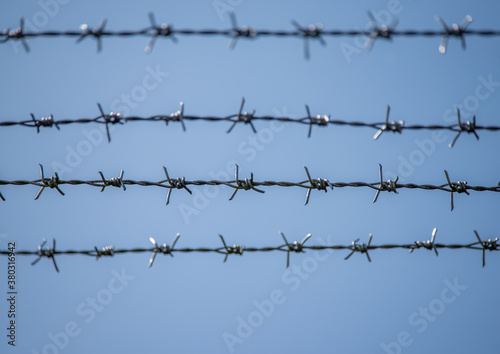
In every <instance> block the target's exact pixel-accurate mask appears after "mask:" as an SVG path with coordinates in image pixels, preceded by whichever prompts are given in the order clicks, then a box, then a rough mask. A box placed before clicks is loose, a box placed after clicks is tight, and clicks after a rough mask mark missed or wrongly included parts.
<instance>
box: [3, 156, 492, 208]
mask: <svg viewBox="0 0 500 354" xmlns="http://www.w3.org/2000/svg"><path fill="white" fill-rule="evenodd" d="M39 166H40V174H41V179H37V180H32V181H28V180H14V181H6V180H0V186H1V185H15V186H24V185H34V186H37V187H40V190H39V191H38V193H37V195H36V196H35V200H37V199H38V198H39V197H40V196H41V195H42V192H43V191H44V190H45V188H51V189H56V190H57V191H58V192H59V193H60V194H61V195H63V196H64V195H65V194H64V192H63V191H62V190H61V189H60V187H61V186H62V185H74V186H76V185H87V186H92V187H98V188H101V192H103V191H104V189H105V188H106V187H108V186H110V187H118V188H123V190H124V191H125V190H126V186H127V185H136V186H143V187H151V186H154V187H161V188H166V189H168V193H167V200H166V204H167V205H168V204H169V202H170V195H171V193H172V190H173V189H185V190H186V191H187V192H188V193H189V194H192V192H191V190H190V189H189V188H188V186H190V185H193V186H207V185H208V186H226V187H229V188H233V189H234V191H233V193H232V195H231V196H230V198H229V200H232V199H233V198H234V197H235V196H236V193H237V192H238V191H239V190H245V191H248V190H253V191H255V192H259V193H265V192H264V191H263V190H261V189H258V187H271V186H277V187H298V188H305V189H307V193H306V201H305V205H307V204H308V203H309V198H310V195H311V191H312V190H319V191H325V193H326V192H327V191H328V188H330V189H331V190H333V189H334V188H344V187H355V188H359V187H367V188H371V189H373V190H375V191H376V194H375V197H374V198H373V202H374V203H375V202H376V201H377V200H378V198H379V195H380V192H383V191H386V192H394V193H396V194H398V189H402V188H407V189H422V190H439V191H444V192H448V193H450V195H451V210H452V211H453V209H454V201H453V198H454V193H458V194H460V193H465V194H467V195H469V191H477V192H485V191H489V192H500V182H499V183H498V185H496V186H492V187H486V186H470V185H468V184H467V182H466V181H458V182H452V181H451V180H450V177H449V174H448V171H446V170H444V173H445V176H446V183H444V184H441V185H432V184H415V183H398V180H399V177H397V178H396V179H395V180H390V179H389V180H387V181H384V177H383V171H382V165H380V164H379V181H378V182H373V183H367V182H330V181H329V180H328V179H326V178H316V179H313V178H312V177H311V175H310V173H309V170H308V168H307V167H306V166H304V169H305V172H306V175H307V179H306V180H304V181H299V182H287V181H262V182H258V181H254V179H253V173H250V178H245V179H243V180H242V179H240V178H239V166H238V165H237V164H235V179H234V181H220V180H195V181H187V180H186V178H185V177H177V178H171V177H170V176H169V174H168V171H167V168H166V167H165V166H163V171H164V173H165V177H166V179H163V180H160V181H158V182H154V181H144V180H142V181H138V180H132V179H124V178H123V176H124V171H123V170H121V173H120V176H119V177H113V178H110V179H106V178H105V177H104V174H103V173H102V172H101V171H99V174H100V177H101V179H100V180H80V179H71V180H61V179H60V178H59V175H58V173H57V172H55V175H54V176H52V177H50V178H48V177H45V174H44V170H43V166H42V165H41V164H39ZM0 199H2V200H3V201H5V197H4V196H3V195H2V194H1V193H0Z"/></svg>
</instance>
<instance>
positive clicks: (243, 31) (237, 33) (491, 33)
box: [0, 12, 500, 59]
mask: <svg viewBox="0 0 500 354" xmlns="http://www.w3.org/2000/svg"><path fill="white" fill-rule="evenodd" d="M148 16H149V22H150V25H149V26H148V27H145V28H142V29H138V30H126V31H110V30H105V27H106V24H107V19H103V20H102V21H101V23H100V25H99V27H95V28H91V27H90V26H89V25H88V24H83V25H81V26H80V30H78V31H74V30H67V31H38V32H27V31H25V21H24V18H23V17H21V19H20V21H19V27H17V28H15V29H12V30H11V29H9V28H7V29H5V30H4V31H3V32H2V33H0V43H2V42H3V43H5V42H8V41H20V42H21V43H22V45H23V47H24V49H25V51H26V52H29V50H30V48H29V46H28V43H27V41H26V39H28V38H37V37H49V38H54V37H77V40H76V43H79V42H81V41H83V40H84V39H85V38H87V37H90V38H94V39H95V40H96V41H97V51H98V52H100V51H101V50H102V38H105V37H127V38H129V37H133V36H145V37H150V40H149V42H148V44H147V45H146V47H145V51H146V52H147V53H150V52H151V51H152V50H153V46H154V44H155V42H156V40H157V39H158V38H159V37H165V38H170V39H172V41H173V42H174V43H177V42H178V39H177V37H176V36H193V35H195V36H223V37H230V38H231V41H230V43H229V48H230V49H233V48H234V47H235V46H236V42H237V41H238V39H240V38H247V39H256V38H259V37H276V38H285V37H295V38H301V39H303V40H304V56H305V58H306V59H309V56H310V52H309V40H317V41H318V42H319V43H320V44H321V45H323V46H325V45H326V42H325V40H324V37H339V36H349V37H354V36H367V37H368V38H369V40H368V42H367V45H366V50H368V51H369V50H370V49H371V48H372V47H373V45H374V43H375V41H376V40H377V39H379V38H380V39H385V40H392V39H393V38H394V37H441V43H440V45H439V47H438V49H439V52H440V53H443V54H444V53H445V52H446V49H447V45H448V40H449V38H450V37H454V38H458V39H459V40H460V41H461V45H462V48H463V49H465V48H466V44H465V37H466V36H482V37H497V36H500V30H492V29H479V30H474V29H468V26H469V24H470V23H471V22H472V17H471V16H469V15H467V16H466V17H465V18H464V20H463V21H462V23H461V24H460V25H458V24H456V23H453V24H452V25H451V26H448V25H447V24H446V23H445V22H444V21H443V19H441V17H439V16H435V19H436V21H437V22H438V23H439V24H440V25H441V26H442V29H441V30H414V29H410V30H396V25H397V23H398V22H397V20H395V21H393V23H392V24H391V25H390V26H387V25H381V24H379V23H377V21H376V20H375V16H374V14H373V12H368V19H369V22H370V24H371V28H370V29H368V30H358V29H351V30H339V29H332V30H326V29H324V28H323V25H322V24H320V23H318V24H315V25H308V26H307V27H303V26H301V25H300V24H299V23H297V22H296V21H291V23H292V25H293V26H294V27H295V30H292V31H287V30H264V29H255V28H253V27H250V26H241V27H239V26H238V24H237V21H236V17H235V15H234V13H231V14H230V20H231V25H232V27H231V28H230V29H224V30H221V29H175V28H174V27H173V26H172V25H169V24H167V23H162V24H161V25H158V24H157V23H156V20H155V16H154V14H153V13H149V15H148ZM2 37H3V38H2Z"/></svg>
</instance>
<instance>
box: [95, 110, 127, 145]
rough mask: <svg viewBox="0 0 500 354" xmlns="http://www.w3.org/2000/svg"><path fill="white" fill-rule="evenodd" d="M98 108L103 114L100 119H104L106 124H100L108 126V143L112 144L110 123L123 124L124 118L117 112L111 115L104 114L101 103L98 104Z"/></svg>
mask: <svg viewBox="0 0 500 354" xmlns="http://www.w3.org/2000/svg"><path fill="white" fill-rule="evenodd" d="M97 107H98V108H99V111H100V112H101V115H100V116H99V117H98V118H103V119H104V122H100V123H104V124H105V125H106V135H107V137H108V142H111V136H110V135H109V127H108V124H110V123H111V124H123V122H122V121H121V120H122V119H123V116H122V115H121V113H116V112H111V113H109V114H106V113H104V111H103V110H102V107H101V104H100V103H98V104H97Z"/></svg>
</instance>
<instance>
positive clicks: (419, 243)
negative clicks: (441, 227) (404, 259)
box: [410, 227, 439, 256]
mask: <svg viewBox="0 0 500 354" xmlns="http://www.w3.org/2000/svg"><path fill="white" fill-rule="evenodd" d="M436 234H437V227H435V228H434V229H433V230H432V236H431V239H430V240H427V241H415V246H414V247H413V248H411V249H410V253H412V252H413V251H414V250H415V249H418V248H422V247H423V248H426V249H428V250H430V251H432V250H434V252H435V253H436V256H438V255H439V254H438V250H437V248H436V244H435V243H434V241H435V240H436Z"/></svg>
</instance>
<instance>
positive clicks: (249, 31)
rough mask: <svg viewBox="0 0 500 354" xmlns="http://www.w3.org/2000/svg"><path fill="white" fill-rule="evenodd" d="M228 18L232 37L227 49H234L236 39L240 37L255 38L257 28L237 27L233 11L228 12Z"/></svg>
mask: <svg viewBox="0 0 500 354" xmlns="http://www.w3.org/2000/svg"><path fill="white" fill-rule="evenodd" d="M229 19H230V20H231V25H232V28H231V31H232V33H233V38H232V39H231V42H230V43H229V49H234V47H235V46H236V41H237V40H238V38H240V37H245V38H255V37H257V30H256V29H255V28H253V27H249V26H241V27H239V28H238V24H237V22H236V16H235V15H234V12H230V13H229Z"/></svg>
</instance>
